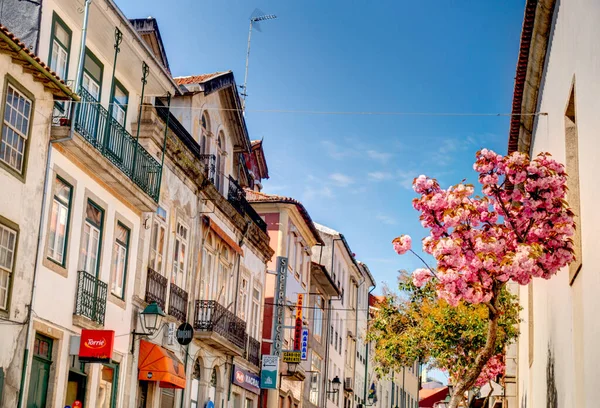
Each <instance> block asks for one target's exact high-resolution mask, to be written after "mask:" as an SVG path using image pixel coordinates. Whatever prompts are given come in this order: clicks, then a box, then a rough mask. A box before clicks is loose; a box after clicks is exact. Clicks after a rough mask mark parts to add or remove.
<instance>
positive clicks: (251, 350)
mask: <svg viewBox="0 0 600 408" xmlns="http://www.w3.org/2000/svg"><path fill="white" fill-rule="evenodd" d="M246 360H248V362H249V363H251V364H254V365H255V366H257V367H259V366H260V341H258V340H256V339H255V338H254V337H252V336H248V348H247V349H246Z"/></svg>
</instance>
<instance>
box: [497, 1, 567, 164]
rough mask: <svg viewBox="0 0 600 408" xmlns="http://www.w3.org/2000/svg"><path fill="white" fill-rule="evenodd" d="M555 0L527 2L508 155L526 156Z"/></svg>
mask: <svg viewBox="0 0 600 408" xmlns="http://www.w3.org/2000/svg"><path fill="white" fill-rule="evenodd" d="M555 3H556V0H527V3H526V5H525V15H524V17H523V28H522V30H521V43H520V47H519V57H518V60H517V72H516V75H515V88H514V93H513V101H512V116H511V119H510V131H509V137H508V153H509V154H510V153H512V152H515V151H517V150H520V151H524V152H526V153H529V148H530V145H531V132H532V131H533V125H534V122H535V118H536V116H534V115H531V114H533V113H536V112H537V109H538V96H539V87H540V83H541V80H542V76H543V72H544V64H545V61H546V51H547V48H548V38H549V35H550V30H551V27H552V16H553V14H554V6H555Z"/></svg>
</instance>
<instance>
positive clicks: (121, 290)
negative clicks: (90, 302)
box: [110, 222, 131, 299]
mask: <svg viewBox="0 0 600 408" xmlns="http://www.w3.org/2000/svg"><path fill="white" fill-rule="evenodd" d="M119 227H121V228H123V229H124V230H125V231H126V232H127V242H122V241H120V240H119V239H117V233H116V232H117V230H118V228H119ZM130 243H131V229H129V228H128V227H127V226H125V225H124V224H123V223H121V222H117V225H116V228H115V240H114V244H113V264H112V265H111V281H112V282H111V289H110V290H111V293H112V294H114V295H115V296H117V297H119V298H121V299H124V298H125V287H126V282H125V279H126V278H127V262H128V258H129V245H130Z"/></svg>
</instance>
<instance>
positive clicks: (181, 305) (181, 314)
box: [169, 282, 188, 322]
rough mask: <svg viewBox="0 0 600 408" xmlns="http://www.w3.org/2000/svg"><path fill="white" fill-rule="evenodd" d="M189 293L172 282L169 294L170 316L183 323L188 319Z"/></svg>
mask: <svg viewBox="0 0 600 408" xmlns="http://www.w3.org/2000/svg"><path fill="white" fill-rule="evenodd" d="M187 302H188V293H187V292H186V291H185V290H183V289H181V288H180V287H179V286H177V285H175V284H174V283H173V282H171V293H170V294H169V314H170V315H171V316H173V317H175V318H176V319H177V320H180V321H182V322H185V321H186V318H187Z"/></svg>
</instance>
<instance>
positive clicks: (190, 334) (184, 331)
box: [176, 323, 194, 346]
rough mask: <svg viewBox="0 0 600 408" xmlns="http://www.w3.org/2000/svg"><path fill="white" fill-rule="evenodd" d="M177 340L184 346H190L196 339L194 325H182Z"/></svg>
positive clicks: (178, 329)
mask: <svg viewBox="0 0 600 408" xmlns="http://www.w3.org/2000/svg"><path fill="white" fill-rule="evenodd" d="M176 338H177V343H179V344H181V345H182V346H185V345H188V344H190V343H191V342H192V339H193V338H194V328H193V327H192V325H191V324H189V323H182V324H181V325H180V326H179V327H178V328H177V333H176Z"/></svg>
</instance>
